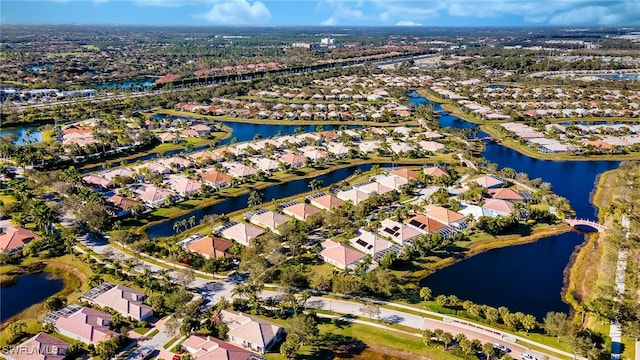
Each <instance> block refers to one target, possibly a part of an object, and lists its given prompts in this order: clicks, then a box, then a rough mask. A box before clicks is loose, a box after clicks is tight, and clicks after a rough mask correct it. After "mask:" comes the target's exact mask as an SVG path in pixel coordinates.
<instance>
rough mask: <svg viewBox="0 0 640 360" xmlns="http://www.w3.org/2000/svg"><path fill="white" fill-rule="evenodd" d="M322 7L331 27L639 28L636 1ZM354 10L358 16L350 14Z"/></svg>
mask: <svg viewBox="0 0 640 360" xmlns="http://www.w3.org/2000/svg"><path fill="white" fill-rule="evenodd" d="M321 4H324V6H325V8H327V7H328V8H330V9H331V10H332V11H333V12H332V14H331V16H330V17H329V18H328V19H327V20H326V21H327V22H328V23H332V24H335V23H338V22H345V23H354V19H355V20H360V19H372V18H377V19H378V20H379V21H380V22H381V23H382V24H396V23H399V22H404V21H409V22H414V23H421V24H428V22H429V20H432V19H436V18H437V19H442V18H444V17H447V16H449V17H455V18H458V19H452V21H453V20H455V21H457V22H456V24H460V23H459V20H460V18H469V19H492V18H505V17H506V18H509V19H511V20H515V21H517V19H520V20H521V21H522V22H524V23H530V24H551V25H574V24H584V25H634V24H640V1H638V0H443V1H424V0H359V1H348V0H342V1H341V0H324V1H323V2H322V3H321ZM355 10H357V11H359V12H360V13H359V14H356V15H359V16H353V15H354V14H351V13H350V12H352V11H355ZM461 25H463V24H461Z"/></svg>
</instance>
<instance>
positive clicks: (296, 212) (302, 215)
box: [282, 202, 320, 221]
mask: <svg viewBox="0 0 640 360" xmlns="http://www.w3.org/2000/svg"><path fill="white" fill-rule="evenodd" d="M282 212H283V213H284V214H286V215H289V216H292V217H294V218H296V219H298V220H300V221H305V220H307V218H308V217H309V216H312V215H315V214H319V213H320V210H319V209H317V208H315V207H313V206H311V205H309V204H307V203H304V202H298V203H295V204H291V205H289V206H287V207H284V208H282Z"/></svg>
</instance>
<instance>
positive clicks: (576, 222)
mask: <svg viewBox="0 0 640 360" xmlns="http://www.w3.org/2000/svg"><path fill="white" fill-rule="evenodd" d="M564 222H566V223H567V224H569V225H570V226H571V227H574V228H591V229H594V230H596V231H597V232H603V231H605V230H606V229H607V227H606V226H604V225H602V224H599V223H597V222H595V221H591V220H588V219H564Z"/></svg>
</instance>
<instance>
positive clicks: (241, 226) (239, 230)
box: [220, 223, 264, 246]
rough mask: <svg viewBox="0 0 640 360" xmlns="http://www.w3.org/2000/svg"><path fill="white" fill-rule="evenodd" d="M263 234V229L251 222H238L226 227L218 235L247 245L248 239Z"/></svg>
mask: <svg viewBox="0 0 640 360" xmlns="http://www.w3.org/2000/svg"><path fill="white" fill-rule="evenodd" d="M262 234H264V230H262V229H261V228H259V227H257V226H253V225H251V224H245V223H238V224H235V225H233V226H230V227H227V228H225V229H224V230H222V231H221V232H220V236H222V237H224V238H227V239H230V240H234V241H236V242H238V243H240V244H242V245H244V246H249V241H251V239H253V238H256V237H258V236H260V235H262Z"/></svg>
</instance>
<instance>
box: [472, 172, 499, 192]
mask: <svg viewBox="0 0 640 360" xmlns="http://www.w3.org/2000/svg"><path fill="white" fill-rule="evenodd" d="M471 181H474V182H476V183H478V185H480V186H482V187H484V188H487V189H495V188H499V187H501V186H502V185H504V182H503V181H502V180H499V179H496V178H495V177H493V176H491V175H483V176H480V177H478V178H475V179H473V180H471Z"/></svg>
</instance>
